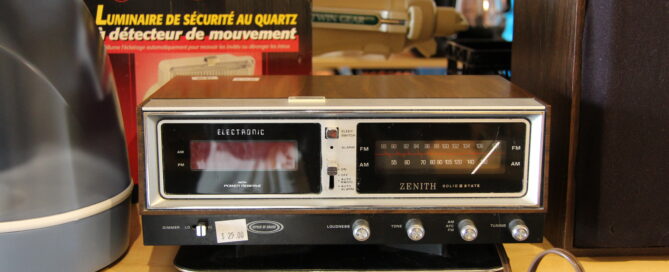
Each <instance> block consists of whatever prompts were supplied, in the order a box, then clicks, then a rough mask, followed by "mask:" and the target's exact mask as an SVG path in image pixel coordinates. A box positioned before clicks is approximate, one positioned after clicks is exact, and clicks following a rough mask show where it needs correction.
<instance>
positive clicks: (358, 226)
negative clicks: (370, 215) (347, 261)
mask: <svg viewBox="0 0 669 272" xmlns="http://www.w3.org/2000/svg"><path fill="white" fill-rule="evenodd" d="M371 235H372V231H371V230H370V229H369V222H367V220H365V219H358V220H355V222H353V238H355V239H356V240H358V241H360V242H364V241H367V239H369V236H371Z"/></svg>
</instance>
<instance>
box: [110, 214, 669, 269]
mask: <svg viewBox="0 0 669 272" xmlns="http://www.w3.org/2000/svg"><path fill="white" fill-rule="evenodd" d="M132 210H133V213H132V219H131V235H132V236H131V237H132V239H131V241H132V242H131V246H130V249H129V250H128V252H127V254H126V255H125V256H124V257H123V258H122V259H121V260H119V261H118V262H117V263H115V264H113V265H111V266H109V267H107V268H106V269H103V270H101V271H104V272H122V271H123V272H126V271H133V272H144V271H146V272H163V271H164V272H167V271H169V272H174V271H177V270H176V269H175V268H174V266H172V260H173V259H174V256H175V255H176V253H177V250H178V249H179V247H177V246H145V245H144V241H143V239H142V235H141V233H140V229H141V228H140V226H139V223H138V222H139V216H138V215H137V207H136V206H133V208H132ZM504 247H505V248H506V251H507V254H508V255H509V259H510V260H511V268H512V270H513V271H527V268H528V267H529V266H530V263H531V262H532V260H533V259H534V257H535V256H536V255H537V254H539V253H540V252H542V251H544V250H546V249H549V248H552V246H551V244H550V243H548V242H547V241H544V242H543V243H541V244H505V245H504ZM579 260H580V261H581V263H582V264H583V266H584V268H585V270H586V271H587V272H609V271H620V272H626V271H630V272H632V271H634V272H636V271H644V272H666V271H669V256H663V257H599V258H579ZM538 271H539V272H552V271H555V272H557V271H560V272H563V271H573V270H572V269H571V266H570V265H569V263H567V261H566V260H563V259H561V258H559V257H557V256H554V255H550V256H547V257H546V258H545V259H544V260H543V262H542V263H541V265H540V266H539V270H538Z"/></svg>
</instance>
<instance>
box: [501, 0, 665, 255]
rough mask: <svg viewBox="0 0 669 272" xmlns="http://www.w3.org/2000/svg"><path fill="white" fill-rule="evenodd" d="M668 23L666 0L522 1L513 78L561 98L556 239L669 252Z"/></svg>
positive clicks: (582, 248)
mask: <svg viewBox="0 0 669 272" xmlns="http://www.w3.org/2000/svg"><path fill="white" fill-rule="evenodd" d="M558 2H559V3H558ZM667 25H669V1H666V0H663V1H658V0H639V1H623V0H588V1H585V0H567V1H545V0H541V1H536V0H519V1H518V2H517V4H516V29H515V38H516V40H515V41H514V45H513V56H512V57H513V61H512V75H513V78H512V81H513V82H514V83H516V84H518V85H520V86H521V87H524V88H525V89H527V90H528V91H530V92H533V93H535V94H537V95H538V96H539V97H540V98H543V99H544V100H546V101H547V102H548V103H550V104H551V105H552V107H553V116H552V120H553V124H552V128H553V134H552V135H551V139H552V146H551V147H550V152H551V156H550V167H551V168H550V169H551V170H550V171H551V175H550V178H549V183H550V186H549V199H548V201H549V207H548V212H549V214H548V218H547V221H548V222H547V224H546V225H547V229H546V236H547V238H548V239H549V240H550V241H551V242H552V243H553V244H554V245H556V246H561V247H565V248H567V249H570V250H572V251H574V252H575V253H576V254H577V255H639V254H644V255H645V254H669V27H668V26H667Z"/></svg>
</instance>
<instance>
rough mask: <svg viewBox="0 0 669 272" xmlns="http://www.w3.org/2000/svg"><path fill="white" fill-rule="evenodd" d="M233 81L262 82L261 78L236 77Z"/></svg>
mask: <svg viewBox="0 0 669 272" xmlns="http://www.w3.org/2000/svg"><path fill="white" fill-rule="evenodd" d="M232 81H250V82H256V81H260V78H259V77H235V78H233V79H232Z"/></svg>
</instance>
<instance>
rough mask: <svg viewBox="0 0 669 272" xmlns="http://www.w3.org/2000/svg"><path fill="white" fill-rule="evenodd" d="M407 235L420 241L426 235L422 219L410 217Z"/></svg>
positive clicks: (407, 224) (413, 239)
mask: <svg viewBox="0 0 669 272" xmlns="http://www.w3.org/2000/svg"><path fill="white" fill-rule="evenodd" d="M406 230H407V236H409V239H411V240H412V241H419V240H420V239H423V237H425V228H424V227H423V223H422V222H421V221H420V219H409V221H407V223H406Z"/></svg>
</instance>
